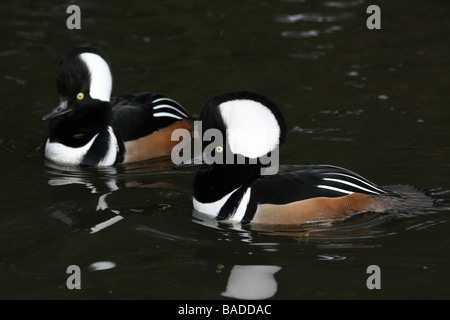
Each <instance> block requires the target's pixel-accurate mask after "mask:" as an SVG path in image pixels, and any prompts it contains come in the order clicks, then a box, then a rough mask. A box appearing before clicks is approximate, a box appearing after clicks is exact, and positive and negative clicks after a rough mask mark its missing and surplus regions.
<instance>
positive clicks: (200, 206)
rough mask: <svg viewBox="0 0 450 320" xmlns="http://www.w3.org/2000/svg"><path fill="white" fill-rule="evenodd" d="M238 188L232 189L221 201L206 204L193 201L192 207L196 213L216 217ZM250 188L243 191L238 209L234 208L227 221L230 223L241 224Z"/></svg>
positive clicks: (248, 199)
mask: <svg viewBox="0 0 450 320" xmlns="http://www.w3.org/2000/svg"><path fill="white" fill-rule="evenodd" d="M237 189H239V188H236V189H234V190H233V191H231V192H230V193H229V194H227V195H225V196H224V197H223V198H222V199H219V200H217V201H214V202H207V203H203V202H200V201H198V200H197V199H195V198H194V199H193V205H194V209H195V210H197V211H198V212H201V213H204V214H206V215H208V216H211V217H213V218H215V217H217V216H218V214H219V212H220V209H222V207H223V206H224V204H225V203H226V202H227V200H228V198H230V197H231V195H232V194H233V193H234V192H236V190H237ZM251 190H252V189H251V188H247V190H246V191H245V194H244V196H243V197H242V199H241V201H240V202H239V205H238V207H237V208H236V211H235V213H234V215H233V216H232V217H230V218H229V219H228V221H232V222H241V221H242V219H243V218H244V215H245V211H246V210H247V205H248V203H249V201H250V195H251Z"/></svg>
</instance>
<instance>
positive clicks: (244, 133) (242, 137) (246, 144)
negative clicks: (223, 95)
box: [219, 99, 280, 158]
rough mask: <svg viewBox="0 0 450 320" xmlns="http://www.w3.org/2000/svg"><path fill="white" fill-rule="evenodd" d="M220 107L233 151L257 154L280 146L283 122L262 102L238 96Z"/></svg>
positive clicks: (259, 155)
mask: <svg viewBox="0 0 450 320" xmlns="http://www.w3.org/2000/svg"><path fill="white" fill-rule="evenodd" d="M219 108H220V112H221V115H222V118H223V120H224V122H225V125H226V128H227V139H228V144H229V146H230V149H231V151H232V152H233V153H235V154H240V155H243V156H245V157H248V158H258V157H261V156H264V155H266V154H267V153H269V152H270V151H273V150H275V149H276V148H277V147H278V145H279V141H280V125H279V124H278V121H277V119H276V118H275V116H274V114H273V113H272V111H270V109H268V108H267V107H265V106H264V105H263V104H262V103H260V102H257V101H254V100H248V99H237V100H230V101H226V102H223V103H221V104H220V106H219Z"/></svg>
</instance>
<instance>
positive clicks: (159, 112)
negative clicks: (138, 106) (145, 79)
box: [152, 97, 190, 120]
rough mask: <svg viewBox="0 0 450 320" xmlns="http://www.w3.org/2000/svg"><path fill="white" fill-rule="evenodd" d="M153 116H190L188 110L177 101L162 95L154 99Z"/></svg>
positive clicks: (173, 117) (180, 118)
mask: <svg viewBox="0 0 450 320" xmlns="http://www.w3.org/2000/svg"><path fill="white" fill-rule="evenodd" d="M152 107H153V117H155V118H171V119H177V120H182V119H188V118H190V117H189V115H188V113H187V112H186V110H185V109H184V108H183V107H182V106H181V105H180V104H179V103H178V102H176V101H174V100H172V99H169V98H165V97H161V98H158V99H155V100H153V103H152Z"/></svg>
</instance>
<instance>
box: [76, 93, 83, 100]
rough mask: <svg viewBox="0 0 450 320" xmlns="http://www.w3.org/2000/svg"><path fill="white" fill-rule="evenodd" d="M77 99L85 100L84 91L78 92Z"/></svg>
mask: <svg viewBox="0 0 450 320" xmlns="http://www.w3.org/2000/svg"><path fill="white" fill-rule="evenodd" d="M77 99H78V100H83V99H84V93H83V92H79V93H78V94H77Z"/></svg>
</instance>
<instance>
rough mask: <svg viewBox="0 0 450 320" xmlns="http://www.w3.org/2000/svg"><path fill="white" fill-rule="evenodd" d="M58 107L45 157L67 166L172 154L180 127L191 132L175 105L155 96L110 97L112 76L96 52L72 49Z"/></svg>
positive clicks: (62, 69)
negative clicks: (174, 133) (176, 130)
mask: <svg viewBox="0 0 450 320" xmlns="http://www.w3.org/2000/svg"><path fill="white" fill-rule="evenodd" d="M56 81H57V89H58V95H59V100H60V103H59V105H58V106H57V107H56V108H55V109H53V110H52V112H50V113H49V114H48V115H46V116H44V117H43V118H42V119H43V120H49V136H48V139H47V141H46V143H45V149H44V152H45V156H46V157H47V158H48V159H50V160H52V161H54V162H57V163H60V164H64V165H86V166H109V165H113V164H118V163H128V162H136V161H143V160H147V159H151V158H156V157H161V156H165V155H169V154H170V152H171V150H172V148H173V146H174V145H176V142H175V141H171V139H170V138H171V133H172V131H173V130H175V129H178V128H184V129H187V130H191V129H192V123H191V117H190V116H189V115H188V113H187V112H186V110H185V109H184V108H183V107H182V106H181V105H180V104H179V103H177V102H176V101H174V100H172V99H168V98H165V97H163V96H162V95H159V94H155V93H149V92H146V93H139V94H131V95H126V96H119V97H113V98H110V93H111V88H112V76H111V72H110V67H109V61H108V59H107V57H106V56H105V54H104V53H103V52H102V51H101V50H99V49H95V48H77V49H74V50H71V51H69V52H68V53H67V54H66V55H65V56H64V58H63V59H62V61H61V64H60V66H59V69H58V73H57V80H56Z"/></svg>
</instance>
